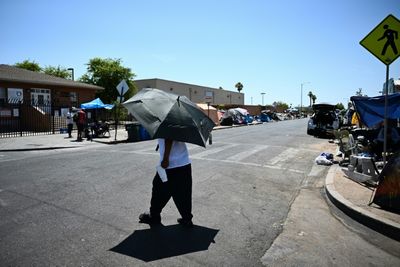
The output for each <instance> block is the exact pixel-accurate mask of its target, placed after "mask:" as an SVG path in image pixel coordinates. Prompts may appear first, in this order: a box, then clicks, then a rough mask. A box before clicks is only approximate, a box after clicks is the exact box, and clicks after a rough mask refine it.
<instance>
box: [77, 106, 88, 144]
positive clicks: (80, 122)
mask: <svg viewBox="0 0 400 267" xmlns="http://www.w3.org/2000/svg"><path fill="white" fill-rule="evenodd" d="M77 115H78V118H77V122H76V126H77V128H78V136H77V139H76V140H77V141H82V132H83V130H84V128H85V124H86V113H85V111H83V109H80V110H79V111H78V114H77Z"/></svg>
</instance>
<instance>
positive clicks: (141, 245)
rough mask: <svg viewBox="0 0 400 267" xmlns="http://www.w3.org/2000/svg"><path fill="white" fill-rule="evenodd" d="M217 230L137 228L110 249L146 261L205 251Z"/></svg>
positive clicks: (179, 227)
mask: <svg viewBox="0 0 400 267" xmlns="http://www.w3.org/2000/svg"><path fill="white" fill-rule="evenodd" d="M218 231H219V230H216V229H210V228H207V227H203V226H198V225H194V226H193V227H190V228H187V227H183V226H181V225H179V224H176V225H169V226H163V225H160V226H156V227H152V228H150V229H145V230H136V231H134V232H133V233H132V234H131V235H130V236H129V237H127V238H126V239H125V240H123V241H122V242H121V243H119V244H118V245H117V246H115V247H113V248H111V249H110V251H113V252H117V253H120V254H123V255H126V256H130V257H134V258H137V259H140V260H142V261H145V262H149V261H154V260H159V259H163V258H168V257H174V256H179V255H183V254H187V253H192V252H197V251H202V250H207V249H208V247H209V246H210V244H211V243H215V241H214V238H215V236H216V235H217V233H218Z"/></svg>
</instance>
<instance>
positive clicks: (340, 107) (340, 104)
mask: <svg viewBox="0 0 400 267" xmlns="http://www.w3.org/2000/svg"><path fill="white" fill-rule="evenodd" d="M336 108H337V109H340V110H343V109H344V105H343V104H342V103H337V104H336Z"/></svg>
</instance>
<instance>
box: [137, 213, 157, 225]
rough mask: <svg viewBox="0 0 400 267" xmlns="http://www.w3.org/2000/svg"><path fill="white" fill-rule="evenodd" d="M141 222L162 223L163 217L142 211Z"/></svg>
mask: <svg viewBox="0 0 400 267" xmlns="http://www.w3.org/2000/svg"><path fill="white" fill-rule="evenodd" d="M139 222H140V223H147V224H161V217H160V216H157V217H152V216H151V215H150V214H149V213H142V214H140V216H139Z"/></svg>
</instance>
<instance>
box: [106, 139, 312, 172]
mask: <svg viewBox="0 0 400 267" xmlns="http://www.w3.org/2000/svg"><path fill="white" fill-rule="evenodd" d="M188 149H189V154H190V158H191V159H192V160H205V161H210V162H220V163H227V164H241V165H246V166H254V167H262V168H270V169H279V170H282V169H284V170H287V171H290V172H295V173H304V170H302V168H301V165H304V164H301V162H299V161H301V160H307V158H310V155H311V154H315V153H316V151H312V150H307V149H298V148H292V147H284V146H273V145H258V144H238V143H220V142H219V143H216V144H213V145H211V146H208V147H207V149H204V148H201V147H198V146H195V145H189V146H188ZM109 152H110V151H109ZM115 152H122V151H115ZM125 153H133V154H140V155H157V156H158V155H159V154H158V152H156V151H154V149H148V148H147V149H146V148H142V149H141V150H131V151H129V152H128V151H126V152H125ZM307 155H308V156H307ZM296 162H297V164H294V163H296Z"/></svg>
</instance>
